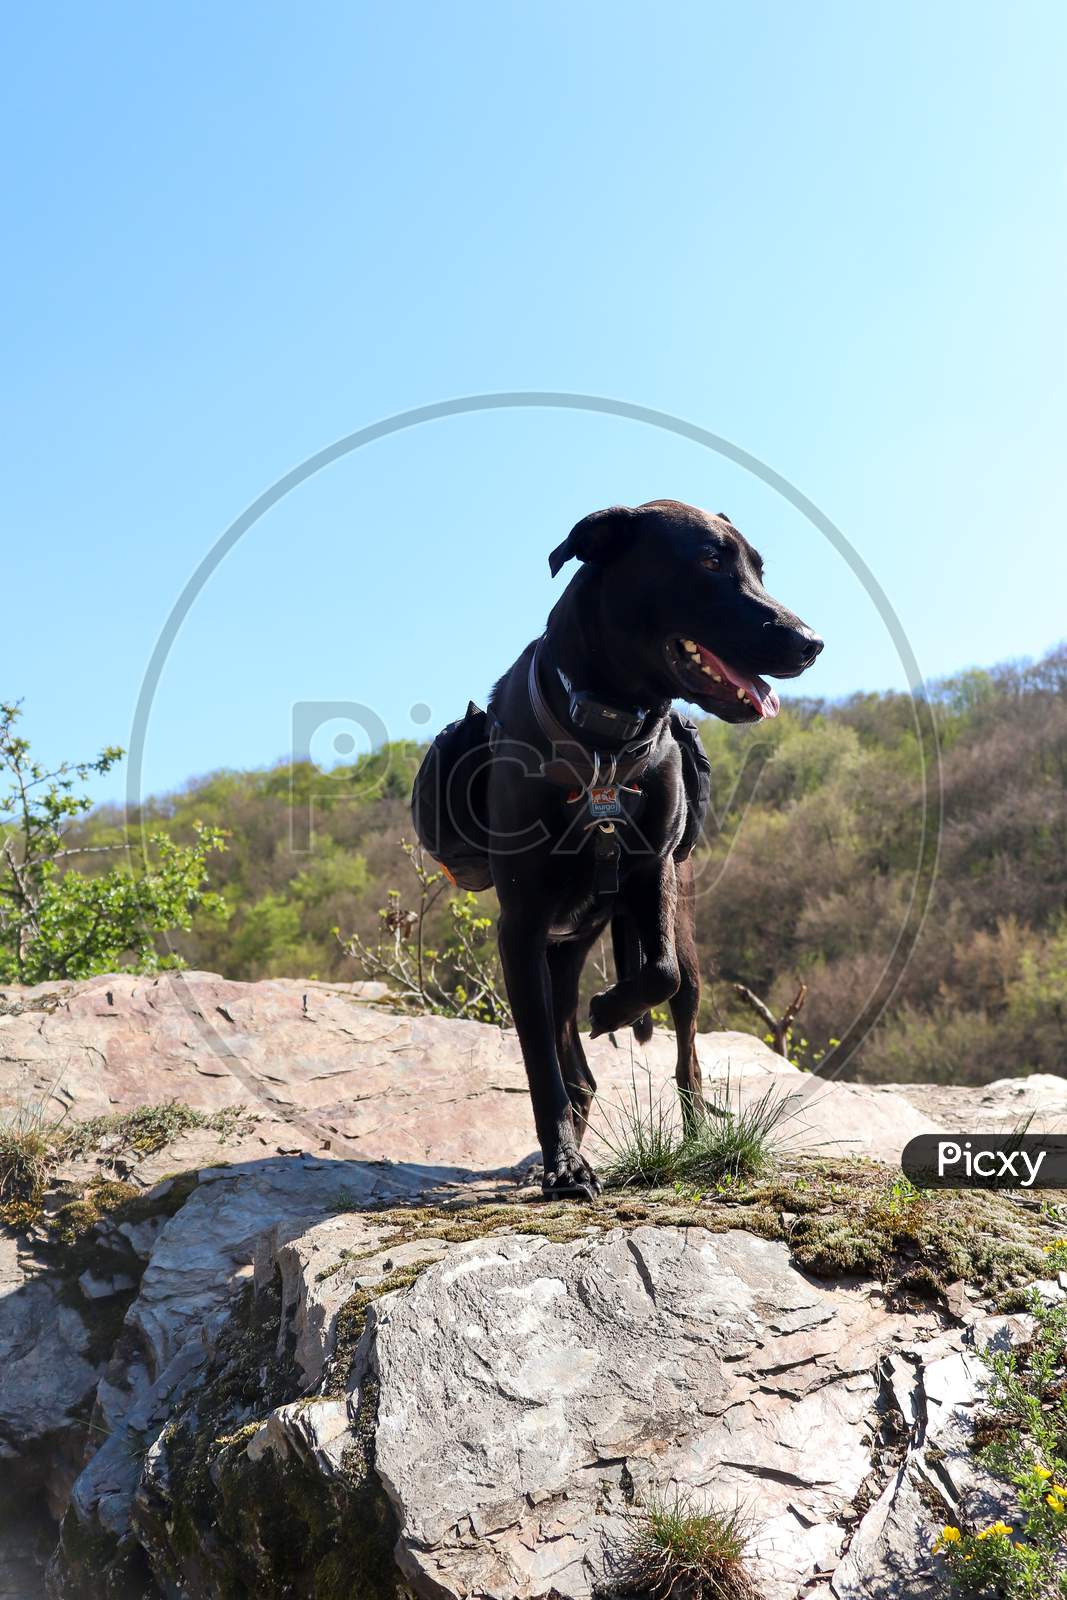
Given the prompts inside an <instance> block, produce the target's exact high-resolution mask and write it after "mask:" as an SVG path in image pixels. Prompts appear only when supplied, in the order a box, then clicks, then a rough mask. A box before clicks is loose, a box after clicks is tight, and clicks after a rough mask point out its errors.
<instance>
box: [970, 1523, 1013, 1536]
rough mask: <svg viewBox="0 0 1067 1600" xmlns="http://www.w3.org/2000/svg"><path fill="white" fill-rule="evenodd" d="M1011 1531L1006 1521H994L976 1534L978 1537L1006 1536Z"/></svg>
mask: <svg viewBox="0 0 1067 1600" xmlns="http://www.w3.org/2000/svg"><path fill="white" fill-rule="evenodd" d="M1010 1532H1011V1529H1010V1528H1009V1527H1008V1524H1007V1523H1006V1522H994V1523H992V1524H991V1525H990V1526H989V1527H988V1528H985V1529H983V1531H982V1532H981V1533H980V1534H979V1535H978V1537H979V1539H997V1538H1006V1537H1007V1535H1008V1534H1009V1533H1010Z"/></svg>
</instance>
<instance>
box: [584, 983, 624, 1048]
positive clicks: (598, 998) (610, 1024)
mask: <svg viewBox="0 0 1067 1600" xmlns="http://www.w3.org/2000/svg"><path fill="white" fill-rule="evenodd" d="M613 999H614V995H613V993H612V990H610V989H602V990H601V992H600V993H599V994H595V995H594V996H593V998H592V999H591V1000H590V1002H589V1037H590V1039H599V1038H600V1036H601V1034H602V1033H613V1032H614V1030H615V1029H616V1028H617V1027H618V1025H619V1024H618V1021H617V1019H616V1017H615V1014H614V1013H615V1007H614V1005H613V1004H612V1002H613Z"/></svg>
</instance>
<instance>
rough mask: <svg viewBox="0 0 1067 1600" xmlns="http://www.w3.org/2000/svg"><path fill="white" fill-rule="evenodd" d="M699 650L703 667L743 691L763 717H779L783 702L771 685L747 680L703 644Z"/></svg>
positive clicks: (752, 679) (741, 673) (758, 679)
mask: <svg viewBox="0 0 1067 1600" xmlns="http://www.w3.org/2000/svg"><path fill="white" fill-rule="evenodd" d="M697 649H698V650H699V651H700V661H701V665H702V666H705V667H710V668H711V670H712V672H717V673H718V674H719V676H720V678H722V680H723V682H724V683H730V684H733V687H734V688H735V689H743V690H744V691H745V698H746V699H747V700H748V701H749V703H750V704H751V705H754V706H755V708H756V710H757V711H758V712H759V714H760V716H761V717H776V716H777V715H778V712H779V710H780V709H781V702H780V700H779V699H778V696H777V694H776V693H775V692H774V690H773V689H772V688H771V686H770V684H769V683H764V681H763V679H762V678H746V677H745V675H744V673H743V672H739V671H738V670H737V668H736V667H728V666H727V665H726V662H725V661H722V660H720V659H719V657H718V656H717V655H713V654H712V652H711V651H710V650H706V649H705V648H704V646H703V645H702V644H699V645H697Z"/></svg>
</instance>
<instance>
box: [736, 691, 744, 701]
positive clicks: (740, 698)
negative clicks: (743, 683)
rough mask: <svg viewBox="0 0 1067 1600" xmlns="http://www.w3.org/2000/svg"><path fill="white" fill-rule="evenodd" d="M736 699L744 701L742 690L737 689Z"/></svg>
mask: <svg viewBox="0 0 1067 1600" xmlns="http://www.w3.org/2000/svg"><path fill="white" fill-rule="evenodd" d="M737 698H738V699H739V700H743V699H744V698H745V691H744V690H743V689H738V691H737Z"/></svg>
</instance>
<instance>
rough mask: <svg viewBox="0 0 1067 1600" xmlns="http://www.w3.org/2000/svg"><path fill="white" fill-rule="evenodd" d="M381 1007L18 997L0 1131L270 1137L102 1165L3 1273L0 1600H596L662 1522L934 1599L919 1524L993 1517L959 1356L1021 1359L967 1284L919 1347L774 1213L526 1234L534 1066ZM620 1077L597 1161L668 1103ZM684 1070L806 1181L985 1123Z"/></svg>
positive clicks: (496, 1044)
mask: <svg viewBox="0 0 1067 1600" xmlns="http://www.w3.org/2000/svg"><path fill="white" fill-rule="evenodd" d="M374 998H375V997H374V995H373V994H371V995H368V994H367V993H366V992H365V991H359V990H357V988H356V986H349V987H347V988H346V987H345V986H326V985H315V984H310V983H304V984H299V983H295V982H288V981H281V980H279V981H277V982H272V983H264V984H255V985H248V984H236V983H229V982H227V981H225V980H223V979H220V978H216V977H213V976H211V975H206V974H183V975H179V976H174V975H168V976H166V977H161V978H159V979H141V978H131V977H127V976H118V977H113V978H104V979H100V980H94V981H92V982H89V983H84V984H79V985H75V986H71V987H68V988H65V989H63V990H58V989H56V988H55V987H49V986H42V987H41V988H39V989H37V990H30V991H27V990H23V991H19V992H14V991H7V992H6V993H5V995H4V997H3V999H2V1002H0V1110H2V1109H4V1108H6V1109H7V1110H8V1111H10V1110H12V1109H15V1108H17V1109H18V1110H19V1111H20V1112H22V1113H24V1112H25V1110H26V1108H27V1107H29V1108H31V1109H32V1111H33V1113H34V1115H36V1116H39V1117H40V1118H41V1120H43V1121H45V1122H47V1121H48V1120H50V1119H52V1118H53V1117H55V1116H58V1115H60V1114H61V1113H62V1114H65V1115H66V1117H67V1118H68V1120H70V1121H71V1122H75V1121H77V1120H79V1119H81V1118H84V1117H87V1116H99V1115H102V1114H103V1115H113V1114H115V1113H122V1112H125V1111H129V1110H132V1109H134V1108H136V1107H137V1106H140V1105H142V1104H144V1103H145V1102H155V1103H159V1102H162V1101H167V1100H175V1101H182V1102H184V1103H186V1104H188V1105H191V1106H193V1107H194V1108H195V1109H197V1110H198V1111H202V1112H205V1113H216V1112H219V1111H224V1110H235V1109H236V1108H238V1107H239V1106H242V1105H243V1106H245V1107H247V1108H248V1110H249V1112H250V1113H251V1115H249V1116H245V1117H242V1118H239V1119H229V1120H226V1121H224V1122H223V1123H222V1124H221V1125H220V1126H215V1127H212V1128H208V1127H204V1126H200V1127H193V1128H187V1129H186V1131H184V1132H181V1131H179V1132H178V1133H177V1135H176V1136H175V1137H174V1138H173V1139H171V1140H170V1141H169V1142H168V1143H167V1144H166V1145H165V1146H164V1147H162V1148H158V1149H156V1148H138V1147H136V1146H131V1145H129V1144H128V1143H127V1144H122V1143H119V1144H116V1142H115V1140H114V1138H113V1137H111V1136H105V1137H104V1138H103V1139H102V1141H101V1142H100V1148H98V1149H95V1150H94V1149H85V1150H78V1152H77V1153H76V1154H72V1155H71V1156H70V1157H69V1159H65V1160H64V1163H63V1166H62V1168H61V1169H60V1170H59V1171H58V1172H57V1173H56V1174H54V1177H56V1178H59V1179H62V1180H64V1181H65V1182H66V1185H67V1188H66V1189H64V1190H62V1191H56V1193H54V1194H51V1193H50V1195H49V1196H48V1197H47V1198H46V1211H48V1210H50V1211H52V1212H53V1213H54V1214H53V1215H46V1217H45V1218H44V1219H43V1221H42V1222H41V1223H40V1224H37V1225H35V1226H27V1227H26V1228H25V1229H24V1231H23V1232H22V1233H20V1234H19V1235H18V1236H17V1237H16V1236H13V1235H11V1234H8V1235H6V1236H0V1479H2V1494H0V1600H4V1597H5V1596H6V1595H7V1594H10V1595H12V1596H14V1595H16V1594H17V1595H18V1596H19V1597H20V1600H35V1596H39V1595H41V1594H43V1583H44V1579H43V1572H42V1560H43V1555H44V1554H45V1553H48V1552H51V1553H52V1554H51V1579H50V1584H51V1590H50V1592H51V1594H52V1596H53V1597H56V1600H60V1597H67V1600H95V1597H96V1596H101V1597H103V1596H104V1595H109V1596H123V1595H126V1596H129V1597H130V1600H135V1597H136V1600H150V1597H151V1600H154V1597H156V1596H160V1595H163V1596H167V1597H168V1600H169V1597H171V1596H173V1597H178V1596H183V1597H184V1596H190V1597H196V1596H203V1597H207V1596H212V1597H214V1596H216V1595H226V1594H234V1595H237V1594H243V1593H255V1594H257V1595H262V1596H264V1597H265V1600H271V1597H272V1596H274V1595H277V1596H279V1597H280V1596H282V1595H283V1594H284V1595H287V1596H289V1595H296V1596H299V1595H306V1596H309V1597H321V1600H334V1597H335V1596H342V1595H343V1596H348V1595H349V1594H351V1593H353V1592H359V1593H361V1594H370V1595H382V1596H387V1595H394V1594H397V1593H399V1592H401V1591H404V1592H409V1593H414V1594H417V1595H426V1596H434V1597H447V1596H449V1595H453V1594H454V1595H461V1594H463V1595H465V1594H469V1593H478V1594H482V1595H485V1596H501V1597H506V1596H523V1597H525V1596H540V1595H544V1596H546V1597H547V1596H549V1595H550V1594H553V1593H554V1594H556V1595H557V1596H567V1595H574V1596H576V1597H577V1596H582V1597H585V1596H586V1595H589V1594H590V1593H591V1590H592V1588H593V1587H594V1586H595V1585H596V1583H597V1582H598V1581H599V1580H600V1579H602V1578H603V1577H604V1576H605V1574H606V1573H608V1572H609V1571H610V1568H611V1563H612V1560H613V1557H614V1554H615V1552H616V1550H617V1548H618V1544H619V1540H620V1539H621V1537H622V1536H623V1534H624V1532H625V1529H626V1527H627V1525H628V1519H630V1518H632V1516H633V1515H634V1514H635V1508H638V1507H639V1506H640V1504H641V1502H642V1501H643V1500H644V1499H647V1497H648V1495H649V1494H650V1493H652V1492H654V1491H662V1492H666V1493H668V1494H670V1493H672V1492H674V1490H675V1489H682V1490H685V1491H686V1492H689V1493H692V1494H694V1495H696V1496H697V1497H698V1498H706V1499H707V1500H708V1502H709V1503H712V1504H715V1505H719V1506H726V1507H732V1506H733V1505H734V1504H741V1505H742V1506H744V1507H745V1508H747V1509H748V1510H749V1511H750V1512H751V1516H752V1519H753V1523H754V1530H755V1533H754V1542H753V1561H754V1563H755V1565H756V1568H757V1569H758V1572H759V1576H760V1581H761V1583H762V1584H763V1586H764V1588H765V1591H766V1593H767V1595H768V1596H769V1597H772V1600H773V1597H779V1596H780V1597H783V1600H784V1597H789V1600H792V1597H793V1596H797V1597H798V1600H799V1596H801V1595H805V1596H807V1595H821V1596H824V1597H826V1600H832V1597H837V1600H852V1597H859V1596H860V1595H863V1596H868V1595H869V1596H871V1597H872V1600H878V1597H879V1596H882V1595H884V1596H886V1597H888V1596H904V1595H907V1596H912V1595H915V1596H920V1597H922V1596H925V1595H931V1596H932V1595H933V1594H935V1593H937V1592H939V1591H938V1589H937V1584H936V1577H935V1574H934V1572H933V1570H932V1568H931V1566H930V1562H929V1559H928V1549H929V1543H930V1538H931V1534H932V1530H933V1529H934V1527H935V1524H936V1520H937V1517H938V1516H939V1515H941V1516H944V1515H948V1514H950V1513H951V1512H952V1511H953V1510H954V1508H955V1505H956V1503H957V1502H958V1500H959V1499H960V1497H961V1496H968V1497H970V1498H971V1500H972V1501H973V1499H974V1497H975V1496H976V1495H980V1494H981V1492H982V1491H981V1485H980V1484H977V1483H976V1480H975V1479H974V1470H973V1464H972V1461H971V1457H970V1453H969V1450H968V1448H967V1440H968V1433H969V1425H970V1423H969V1419H970V1416H971V1413H972V1412H973V1409H974V1406H975V1404H976V1403H977V1397H978V1394H979V1392H980V1381H981V1366H980V1363H979V1362H978V1361H977V1357H976V1352H977V1349H978V1348H979V1346H980V1345H981V1344H982V1343H983V1342H985V1341H987V1340H988V1339H991V1338H996V1339H1004V1338H1011V1337H1014V1336H1017V1334H1018V1331H1019V1325H1018V1324H1017V1323H1014V1322H1012V1321H1011V1320H1010V1319H1005V1318H995V1317H992V1316H991V1315H990V1314H989V1313H988V1311H986V1310H982V1309H981V1308H980V1307H977V1306H975V1305H973V1304H971V1303H970V1302H969V1300H968V1298H967V1295H966V1293H965V1292H964V1290H963V1286H962V1285H956V1286H955V1290H954V1294H953V1296H951V1297H950V1299H951V1304H947V1303H945V1304H942V1305H941V1307H940V1309H939V1311H938V1312H937V1314H935V1312H934V1311H933V1310H932V1309H927V1310H916V1309H915V1307H911V1308H908V1307H906V1306H902V1305H900V1304H897V1303H896V1302H893V1303H890V1302H889V1301H887V1299H886V1296H885V1294H884V1292H883V1289H882V1287H881V1286H880V1285H879V1284H878V1283H876V1282H873V1281H869V1282H848V1283H832V1282H823V1281H816V1280H813V1279H811V1278H810V1277H807V1276H805V1275H804V1274H803V1273H802V1272H800V1271H799V1270H798V1269H797V1267H796V1265H794V1264H793V1262H792V1261H791V1258H790V1252H789V1246H788V1244H787V1243H786V1242H783V1240H785V1239H787V1238H788V1236H789V1232H790V1227H791V1225H792V1224H791V1222H790V1217H791V1211H790V1206H791V1204H792V1203H791V1202H790V1200H789V1199H788V1197H785V1198H782V1199H779V1200H777V1201H776V1200H773V1199H772V1200H769V1201H768V1202H767V1206H770V1207H771V1209H770V1210H768V1209H767V1206H765V1207H764V1211H763V1213H762V1214H761V1215H762V1222H761V1223H760V1226H759V1227H757V1228H756V1229H755V1231H748V1232H745V1231H742V1228H741V1227H740V1226H738V1224H739V1223H741V1222H743V1220H744V1218H743V1216H742V1214H741V1213H740V1212H739V1211H736V1210H735V1211H729V1210H728V1208H727V1209H725V1210H723V1209H722V1208H720V1210H721V1214H718V1213H717V1214H716V1216H715V1217H712V1218H711V1219H710V1220H709V1218H708V1217H707V1216H703V1217H702V1220H701V1221H700V1224H699V1225H689V1223H691V1222H692V1221H693V1218H692V1216H691V1215H689V1214H688V1213H687V1212H686V1207H685V1205H679V1204H677V1203H675V1204H673V1205H672V1204H671V1203H670V1197H667V1200H666V1201H661V1202H659V1203H654V1204H650V1205H647V1206H646V1205H641V1206H634V1205H632V1204H627V1203H625V1197H624V1198H623V1200H619V1199H615V1200H606V1201H605V1202H604V1203H603V1204H602V1205H601V1206H599V1207H596V1208H592V1209H589V1208H584V1207H558V1206H557V1207H553V1206H549V1207H545V1206H542V1205H539V1204H531V1203H527V1201H528V1200H529V1199H530V1198H531V1197H532V1196H533V1195H534V1194H535V1193H536V1184H531V1182H530V1179H531V1162H532V1159H533V1152H532V1150H531V1144H532V1140H531V1132H530V1113H529V1105H528V1100H527V1096H526V1091H525V1079H524V1075H523V1069H522V1065H521V1059H520V1057H519V1052H518V1046H517V1041H516V1040H515V1038H514V1036H513V1035H511V1034H508V1033H501V1032H500V1031H499V1030H496V1029H491V1028H488V1027H482V1026H480V1025H478V1024H473V1023H458V1022H451V1021H448V1020H446V1019H441V1018H409V1017H404V1016H399V1015H396V1014H395V1013H393V1012H390V1011H388V1010H386V1009H382V1008H381V1007H380V1006H376V1005H374V1004H373V1003H371V1002H373V1000H374ZM620 1044H621V1046H622V1047H621V1048H618V1049H616V1048H613V1047H612V1045H611V1044H610V1042H609V1041H607V1040H598V1041H596V1042H595V1043H594V1044H593V1045H592V1046H591V1047H590V1057H591V1062H592V1065H593V1068H594V1071H595V1073H596V1076H597V1078H598V1080H599V1082H600V1088H601V1106H602V1109H601V1112H600V1116H601V1117H602V1118H603V1121H602V1122H601V1124H600V1127H599V1134H600V1135H601V1136H602V1142H603V1138H607V1139H609V1140H610V1137H611V1132H612V1124H611V1118H612V1116H613V1115H616V1114H617V1107H618V1106H619V1105H620V1104H622V1103H623V1102H625V1101H626V1100H627V1099H628V1098H629V1097H631V1096H632V1095H633V1093H634V1092H635V1086H636V1091H637V1092H638V1093H639V1094H640V1095H641V1096H642V1098H643V1099H645V1101H646V1103H647V1102H648V1100H649V1099H651V1102H652V1103H653V1104H655V1103H656V1102H657V1100H658V1099H659V1097H660V1095H661V1094H664V1095H666V1096H667V1097H668V1101H667V1103H668V1104H669V1103H671V1102H670V1097H671V1096H672V1094H673V1083H672V1075H673V1059H672V1058H673V1047H672V1043H671V1041H670V1039H669V1038H667V1037H664V1036H657V1037H655V1038H654V1039H653V1041H652V1043H651V1044H650V1046H649V1047H648V1048H647V1049H646V1050H643V1051H637V1050H635V1049H632V1048H631V1045H630V1042H629V1039H628V1038H627V1039H626V1040H624V1041H620ZM699 1051H700V1056H701V1061H702V1065H703V1069H704V1073H705V1078H706V1081H707V1082H708V1083H709V1085H711V1086H712V1088H711V1092H712V1093H717V1094H719V1095H728V1096H729V1097H730V1099H731V1102H732V1103H733V1104H745V1103H752V1102H753V1101H754V1100H757V1099H758V1098H759V1097H761V1096H762V1095H764V1094H766V1093H767V1091H768V1089H771V1090H773V1091H774V1092H776V1093H778V1094H780V1095H783V1096H787V1097H789V1106H788V1115H787V1116H786V1118H785V1120H784V1121H783V1123H782V1127H781V1133H780V1143H781V1147H782V1149H783V1151H784V1152H785V1153H786V1154H787V1155H788V1156H790V1157H795V1156H797V1155H798V1153H799V1154H806V1155H807V1156H809V1157H812V1158H818V1157H825V1156H830V1157H834V1158H841V1157H845V1158H852V1157H857V1156H860V1157H867V1158H870V1157H874V1158H880V1159H882V1160H885V1161H895V1160H896V1158H897V1156H898V1154H899V1151H900V1149H901V1148H902V1146H903V1144H904V1143H906V1141H907V1139H909V1138H910V1137H912V1135H913V1134H915V1133H918V1132H925V1131H929V1130H931V1129H932V1128H934V1127H936V1126H959V1125H960V1121H961V1118H964V1117H965V1116H966V1115H970V1114H971V1111H972V1109H973V1108H972V1107H966V1106H964V1105H962V1104H961V1102H960V1101H959V1099H958V1098H957V1099H955V1100H953V1099H952V1098H951V1096H950V1097H949V1100H948V1102H946V1100H945V1098H944V1095H945V1093H947V1091H944V1092H943V1091H936V1092H935V1091H932V1090H931V1091H926V1090H922V1089H915V1088H912V1087H908V1088H905V1089H901V1090H899V1091H892V1090H887V1089H884V1088H878V1089H873V1088H866V1087H864V1086H861V1085H854V1084H828V1083H825V1082H822V1081H820V1080H813V1079H811V1078H808V1077H806V1076H805V1075H803V1074H800V1073H797V1072H796V1071H795V1070H794V1069H792V1068H790V1067H789V1065H788V1064H787V1063H785V1062H784V1061H782V1060H781V1059H780V1058H779V1057H777V1056H774V1055H772V1054H771V1052H770V1051H769V1050H767V1049H766V1047H765V1046H763V1045H762V1044H761V1043H760V1042H759V1041H758V1040H755V1039H753V1038H751V1037H749V1036H747V1035H741V1034H712V1035H705V1036H702V1037H701V1039H700V1041H699ZM1023 1082H1024V1083H1026V1080H1023ZM1058 1085H1059V1080H1042V1081H1041V1082H1038V1081H1037V1080H1030V1081H1029V1087H1028V1089H1027V1090H1025V1091H1024V1092H1023V1093H1022V1094H1020V1092H1019V1089H1018V1083H1017V1082H1016V1081H1015V1080H1009V1081H1007V1082H1006V1084H1005V1085H1003V1086H997V1085H993V1086H987V1087H986V1088H984V1089H982V1090H980V1091H973V1093H974V1094H975V1095H980V1096H982V1097H983V1101H984V1104H983V1108H982V1109H983V1110H984V1112H985V1114H986V1117H987V1122H986V1123H985V1124H979V1123H975V1124H974V1125H975V1126H976V1127H977V1126H981V1125H988V1126H996V1125H997V1122H996V1118H997V1117H998V1115H1001V1114H1002V1115H1003V1117H1004V1122H1005V1123H1013V1122H1014V1121H1015V1120H1016V1114H1015V1108H1016V1107H1017V1106H1018V1105H1020V1104H1021V1103H1022V1101H1023V1099H1025V1098H1026V1096H1027V1094H1028V1095H1029V1101H1033V1102H1035V1104H1036V1101H1038V1100H1039V1101H1040V1106H1039V1107H1038V1109H1039V1111H1040V1114H1041V1115H1042V1117H1043V1118H1045V1119H1046V1125H1047V1124H1048V1123H1050V1122H1054V1121H1055V1119H1056V1118H1057V1117H1058V1111H1057V1105H1058V1104H1059V1102H1058V1100H1057V1095H1058V1093H1059V1089H1058ZM716 1086H717V1087H716ZM1063 1098H1064V1101H1065V1108H1067V1096H1065V1097H1063ZM1029 1101H1028V1103H1029ZM1001 1125H1004V1124H1001ZM220 1129H221V1131H220ZM597 1137H598V1128H597V1127H596V1126H594V1128H593V1130H592V1132H591V1134H590V1142H591V1144H592V1145H593V1147H594V1159H595V1158H596V1156H595V1150H596V1144H597ZM603 1154H604V1152H603V1149H601V1157H603ZM116 1179H118V1180H121V1181H118V1182H117V1181H115V1180H116ZM878 1182H879V1183H881V1182H882V1180H881V1179H878ZM83 1192H84V1194H85V1196H86V1197H87V1198H86V1199H84V1200H75V1201H74V1202H71V1199H70V1197H71V1195H72V1194H81V1193H83ZM842 1192H847V1181H846V1182H845V1183H844V1184H843V1185H842ZM61 1204H62V1205H63V1206H64V1210H63V1211H56V1208H57V1207H59V1206H60V1205H61ZM775 1207H778V1208H780V1209H774V1208H775ZM67 1211H70V1213H71V1215H70V1217H69V1218H68V1217H67V1216H66V1212H67ZM816 1220H818V1219H816ZM772 1224H773V1225H772ZM778 1235H780V1236H781V1237H778ZM57 1241H59V1242H58V1243H57ZM818 1270H822V1267H821V1266H820V1267H819V1269H818ZM60 1517H62V1518H63V1519H64V1520H63V1531H62V1538H61V1540H60V1541H59V1547H58V1549H56V1542H57V1535H56V1521H57V1520H58V1519H59V1518H60ZM5 1518H6V1521H5V1520H4V1519H5ZM354 1571H358V1573H359V1574H360V1578H359V1587H358V1590H353V1587H352V1573H353V1572H354Z"/></svg>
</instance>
